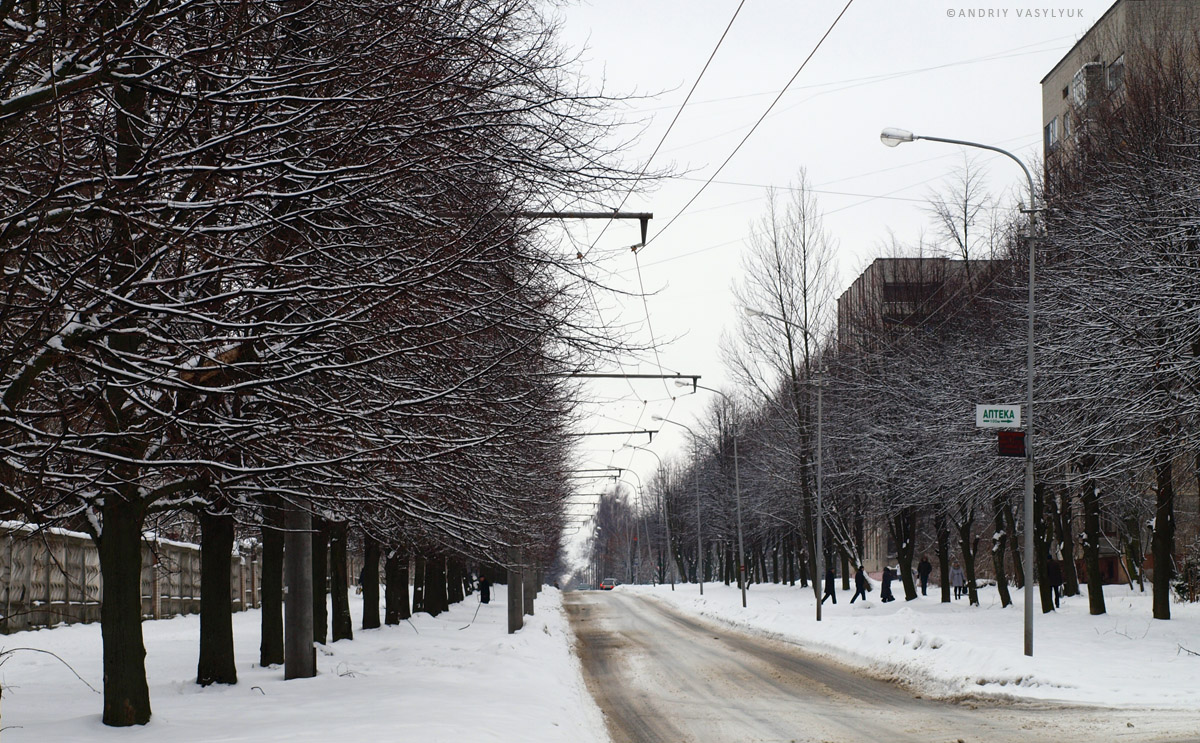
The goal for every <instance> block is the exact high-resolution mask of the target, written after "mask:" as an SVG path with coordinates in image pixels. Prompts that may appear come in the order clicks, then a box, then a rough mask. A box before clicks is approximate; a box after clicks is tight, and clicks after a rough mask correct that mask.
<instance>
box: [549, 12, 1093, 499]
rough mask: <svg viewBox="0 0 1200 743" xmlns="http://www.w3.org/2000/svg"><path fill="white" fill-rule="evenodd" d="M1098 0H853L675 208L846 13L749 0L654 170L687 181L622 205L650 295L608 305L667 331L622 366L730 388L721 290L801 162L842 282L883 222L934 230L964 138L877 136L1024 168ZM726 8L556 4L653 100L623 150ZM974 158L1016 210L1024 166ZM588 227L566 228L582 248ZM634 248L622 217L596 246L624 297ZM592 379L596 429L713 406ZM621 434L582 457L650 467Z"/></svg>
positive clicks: (580, 46)
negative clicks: (896, 131)
mask: <svg viewBox="0 0 1200 743" xmlns="http://www.w3.org/2000/svg"><path fill="white" fill-rule="evenodd" d="M1110 5H1111V0H1072V1H1071V2H1067V1H1066V0H1041V2H1038V3H1036V4H1035V5H1027V4H1021V3H1018V2H994V1H993V0H976V1H975V2H972V3H970V4H964V3H955V2H947V1H945V0H854V2H853V3H852V4H851V6H850V8H849V10H848V11H846V13H845V15H844V16H843V17H842V19H841V20H840V22H839V23H838V24H837V25H836V27H835V28H834V29H833V31H832V33H830V35H829V36H828V38H827V39H826V41H825V42H824V44H823V45H822V46H821V47H820V49H819V50H818V51H817V52H816V53H815V55H814V56H813V57H812V59H811V61H810V62H809V63H808V64H807V66H806V67H805V68H804V69H803V71H801V72H800V74H799V76H798V77H797V78H796V80H795V82H793V83H792V85H791V87H790V88H789V90H788V92H787V93H786V94H785V95H784V96H783V98H782V99H781V100H780V101H779V102H778V104H776V106H775V107H774V109H773V110H772V113H771V114H770V115H769V116H768V117H767V118H766V120H765V121H764V122H763V123H762V125H761V126H760V127H759V128H758V129H757V131H756V132H755V133H754V134H753V136H751V137H750V139H749V140H748V141H747V142H746V144H745V145H744V146H743V147H742V149H741V150H740V151H739V152H738V154H737V155H736V156H734V157H733V159H732V160H731V161H730V162H729V164H728V165H727V166H726V167H725V168H724V170H723V171H722V172H721V173H720V175H718V176H717V178H716V180H715V181H714V182H713V183H712V184H711V185H710V186H708V188H707V189H706V190H705V191H704V192H703V193H702V194H701V195H700V196H699V198H697V199H696V200H695V201H694V202H693V203H692V204H691V206H690V207H688V208H687V209H686V210H685V209H684V205H685V204H686V203H687V202H688V200H689V199H691V198H692V197H693V196H694V195H695V194H696V192H697V190H698V189H699V188H700V187H701V185H702V183H703V181H704V180H705V179H707V178H710V177H711V176H712V174H713V172H714V171H715V170H716V168H717V167H718V166H720V164H721V163H722V161H724V160H725V159H726V158H727V157H728V156H729V154H730V153H731V152H732V151H733V149H734V148H735V147H736V146H737V144H738V142H739V141H740V140H741V139H742V138H743V137H744V136H745V134H746V132H747V131H748V130H749V128H750V127H751V126H752V125H753V124H754V122H755V121H756V120H758V118H759V117H760V116H762V114H763V112H764V111H765V110H766V109H767V106H768V105H769V104H770V103H771V101H772V100H773V99H774V98H775V97H776V95H778V93H779V91H780V90H781V89H782V88H783V86H784V85H785V84H786V83H787V81H788V80H789V78H791V77H792V76H793V75H794V74H795V73H796V70H797V69H798V68H799V67H800V65H801V63H802V62H803V61H804V59H805V57H807V56H808V55H809V53H810V52H812V50H813V48H814V46H815V45H816V44H817V42H818V40H819V39H820V38H821V36H822V35H823V34H825V32H826V30H827V29H828V28H829V26H830V24H831V23H833V21H834V18H835V17H836V16H837V15H838V13H839V12H840V11H841V10H842V8H843V6H844V0H747V1H746V2H745V4H744V7H743V8H742V9H741V11H740V14H739V15H738V17H737V19H736V21H735V22H734V24H733V26H732V28H731V29H730V31H729V33H728V35H727V37H726V38H725V40H724V42H723V43H722V44H721V47H720V49H719V51H718V52H717V54H716V57H715V58H714V59H713V61H712V63H711V65H710V67H709V69H708V71H707V72H706V73H705V74H704V77H703V79H702V80H701V82H700V85H699V87H698V88H697V90H696V92H695V93H694V94H693V97H692V100H691V102H690V103H689V104H688V105H687V106H686V107H685V108H684V109H683V111H682V114H681V115H680V118H679V120H678V122H677V123H676V124H675V127H674V129H673V130H672V131H671V133H670V135H669V136H668V138H667V139H666V141H665V143H664V144H663V147H662V150H661V151H660V153H659V155H658V156H657V157H656V158H655V160H654V162H653V163H651V167H652V168H653V167H656V166H657V167H666V166H672V167H674V168H675V169H677V170H680V171H686V173H685V175H684V176H683V177H680V178H675V179H670V180H668V181H666V182H663V183H661V184H660V186H659V187H658V188H657V190H654V191H652V192H651V193H649V194H646V195H639V196H634V197H631V198H630V199H629V200H628V201H627V202H626V203H625V205H624V206H623V210H624V211H648V212H653V213H654V215H655V218H654V220H653V221H652V222H651V223H650V230H649V233H650V242H649V244H648V245H647V246H646V247H645V248H644V249H642V251H641V253H640V254H639V258H638V260H639V261H640V265H641V280H642V283H643V285H644V288H645V290H646V291H647V292H650V293H652V295H651V296H649V297H648V298H647V299H646V301H645V303H644V304H643V302H642V301H640V300H630V301H627V302H626V303H625V306H624V307H623V308H622V307H613V308H611V309H608V308H607V305H606V313H607V316H608V318H609V319H611V320H613V321H617V322H626V323H633V324H634V325H635V326H636V328H635V329H636V334H637V337H638V338H639V339H640V340H642V341H646V342H648V341H649V340H650V339H651V338H653V339H655V340H657V341H659V342H667V341H670V342H669V343H667V345H664V346H663V347H661V348H660V349H659V351H658V353H657V355H655V354H647V355H646V356H645V358H643V359H641V360H637V359H622V360H620V365H621V368H622V369H623V370H624V371H625V372H639V373H659V371H660V368H661V372H662V373H683V374H700V375H702V376H703V378H702V380H701V383H702V384H707V385H711V386H714V387H723V388H727V389H728V385H729V375H728V372H727V371H726V369H725V368H724V367H723V365H722V363H721V360H720V356H719V353H718V344H719V340H720V338H721V336H722V334H723V333H732V332H735V331H736V327H737V323H738V321H739V319H740V315H741V310H740V308H737V307H735V306H733V298H732V295H731V293H730V287H731V285H732V283H733V282H734V281H735V280H736V279H737V278H738V277H739V276H740V275H741V268H740V267H741V260H742V255H743V253H744V250H745V247H744V246H745V243H746V238H747V235H748V234H749V232H750V229H751V226H752V224H753V223H754V222H755V221H756V220H757V219H758V218H759V217H760V216H761V214H762V212H763V198H764V195H765V190H766V188H767V187H768V186H777V187H785V186H787V185H788V184H789V183H791V182H794V181H795V180H796V177H797V173H798V172H799V170H800V168H804V169H806V170H807V174H808V179H809V182H810V184H812V187H813V188H814V190H816V191H817V195H818V198H819V203H820V207H821V209H822V210H823V211H824V213H825V226H826V228H827V229H828V231H829V233H830V234H831V236H832V238H833V239H834V240H835V241H836V243H837V246H838V247H837V252H836V255H837V258H836V262H837V270H838V272H839V278H838V282H837V284H838V286H837V293H838V294H840V293H841V291H842V290H844V289H845V288H846V287H847V286H848V285H849V284H850V283H851V282H852V281H853V280H854V278H855V277H856V276H857V275H858V274H859V273H860V272H861V271H862V269H863V268H864V267H865V266H866V265H867V264H868V263H870V261H871V260H872V259H874V258H875V257H878V256H879V255H882V254H883V252H882V251H883V248H882V245H883V244H884V243H885V242H886V241H888V239H889V233H893V234H895V235H896V237H897V238H898V239H899V240H900V241H901V242H905V243H915V242H916V241H917V240H918V239H919V238H920V237H921V236H922V234H924V235H925V237H926V239H929V238H931V237H933V227H932V223H931V221H930V218H929V214H928V212H927V199H928V198H929V196H930V194H931V192H933V191H934V190H936V189H939V188H941V187H944V185H945V183H946V181H947V179H948V178H949V177H950V176H951V175H952V174H953V173H954V171H955V169H956V168H959V167H961V165H962V162H963V156H964V152H967V151H965V150H963V149H962V148H958V147H954V146H949V145H943V144H937V143H931V142H915V143H911V144H905V145H902V146H900V147H897V148H895V149H891V148H886V147H884V146H883V145H882V144H881V143H880V141H879V132H880V130H881V129H882V128H884V127H887V126H897V127H902V128H906V129H910V130H912V131H915V132H916V133H918V134H929V135H935V136H942V137H950V138H955V139H966V140H973V141H978V142H983V143H987V144H991V145H995V146H999V147H1003V148H1006V149H1010V150H1012V151H1013V152H1015V153H1016V154H1017V155H1018V156H1020V157H1021V158H1022V159H1024V160H1025V161H1026V163H1027V164H1028V165H1029V166H1030V168H1031V169H1033V170H1034V172H1035V173H1036V172H1037V170H1038V165H1037V162H1038V161H1039V159H1040V152H1041V98H1040V96H1041V89H1040V85H1039V81H1040V80H1041V79H1042V77H1043V76H1044V75H1045V74H1046V73H1047V72H1049V70H1050V69H1051V68H1052V67H1053V66H1054V64H1055V63H1057V62H1058V61H1059V59H1061V58H1062V56H1063V55H1064V54H1065V53H1066V52H1067V50H1068V49H1070V47H1071V46H1072V44H1074V43H1075V41H1076V40H1078V38H1079V36H1080V35H1081V34H1082V33H1083V32H1084V31H1086V30H1087V28H1088V27H1089V26H1091V24H1092V23H1094V22H1095V21H1096V20H1097V19H1098V18H1099V17H1100V15H1101V14H1103V12H1104V11H1105V10H1107V9H1108V7H1109V6H1110ZM736 8H737V2H735V1H734V0H728V1H727V2H710V1H701V0H591V2H580V3H574V4H568V5H565V6H560V7H558V8H557V9H555V10H553V11H552V12H553V13H554V14H556V15H557V16H558V17H559V18H560V19H561V27H562V28H561V39H562V41H563V42H564V44H565V45H566V46H567V47H568V48H570V49H573V50H575V51H577V52H578V53H580V54H581V55H582V60H581V62H582V69H583V71H584V74H585V76H586V78H587V83H588V85H590V86H591V87H593V88H595V87H599V86H601V85H603V86H604V88H605V89H606V90H607V91H608V92H610V93H629V94H639V95H643V96H648V97H647V98H645V99H643V100H638V101H636V102H633V103H631V104H630V106H629V110H628V111H627V112H626V113H627V115H628V116H629V117H630V118H642V119H643V120H645V121H646V122H648V125H647V127H646V129H645V131H644V132H643V133H642V134H641V136H640V137H639V139H638V141H637V143H636V144H635V145H634V147H633V149H632V150H631V153H630V154H631V157H632V158H635V159H636V158H645V157H648V156H649V154H650V153H651V152H652V151H653V149H654V147H655V145H657V144H658V142H659V140H660V139H661V138H662V136H663V133H664V131H665V130H666V128H667V125H668V124H669V123H670V121H671V119H672V117H674V116H675V115H676V113H677V112H678V111H679V107H680V104H681V103H682V102H683V100H684V97H685V96H686V94H687V92H688V90H689V89H690V88H691V86H692V85H693V84H694V83H695V81H696V79H697V77H698V76H699V74H700V71H701V69H702V68H703V66H704V63H705V61H706V60H707V59H708V57H709V55H710V54H711V53H712V50H713V49H714V47H715V46H716V45H717V42H718V39H720V37H721V34H722V32H723V31H724V30H725V27H726V26H727V25H728V24H729V21H730V18H731V17H732V16H733V14H734V11H735V9H736ZM988 11H991V12H990V13H989V12H988ZM1035 12H1036V17H1035V16H1034V13H1035ZM972 16H974V17H972ZM981 16H983V17H981ZM988 16H990V17H988ZM969 154H971V155H972V156H973V157H977V163H978V164H979V165H980V166H981V167H983V168H984V169H985V170H986V172H987V182H988V187H989V190H990V191H991V192H992V193H993V194H994V195H996V196H1001V197H1007V202H1006V203H1008V204H1009V205H1010V206H1011V205H1013V204H1015V200H1016V199H1018V198H1020V197H1021V194H1022V193H1023V191H1024V187H1023V183H1024V177H1023V175H1022V174H1021V172H1020V169H1019V168H1018V167H1017V166H1016V165H1015V164H1014V163H1012V162H1011V161H1009V160H1007V159H1006V158H1003V157H1001V156H998V155H995V156H993V155H987V154H986V153H983V152H981V151H978V150H976V151H974V152H970V153H969ZM617 205H618V204H617V203H613V204H611V205H608V206H610V207H613V208H615V207H616V206H617ZM681 210H682V214H681V215H680V216H679V217H678V219H677V220H676V221H675V222H674V223H673V224H671V225H670V226H669V227H668V226H667V224H668V222H670V221H671V219H672V218H673V217H675V216H676V215H677V214H679V213H680V212H681ZM601 226H602V225H601V224H600V223H596V222H591V223H586V224H584V223H581V224H579V225H577V226H576V227H575V228H574V229H575V230H576V236H577V237H578V238H579V239H582V240H587V241H588V242H589V243H590V242H592V241H593V240H594V238H595V237H596V236H597V235H598V234H599V231H600V228H601ZM636 242H638V235H637V228H636V225H635V224H616V225H613V226H611V227H610V228H609V229H608V230H607V231H606V232H605V234H604V235H603V237H602V238H601V239H600V241H599V244H598V245H597V248H598V249H600V250H605V249H610V250H613V251H617V250H622V249H624V250H625V253H624V254H622V255H618V256H617V257H616V258H614V259H613V261H611V262H610V265H611V267H612V269H613V270H615V271H617V272H618V274H617V276H616V277H615V281H616V282H617V283H618V284H619V285H621V286H622V287H623V288H628V289H635V290H636V289H637V287H638V274H637V271H636V266H635V263H634V257H633V256H632V254H629V253H628V250H627V248H628V247H629V246H630V245H632V244H634V243H636ZM615 366H616V364H614V367H615ZM589 389H591V390H592V391H593V392H594V395H595V397H596V398H597V401H598V402H597V404H595V405H593V406H590V407H589V408H588V409H587V410H586V411H584V412H585V413H586V416H587V422H586V425H587V426H590V427H591V429H592V430H627V429H642V428H652V429H658V428H660V427H662V424H660V423H658V422H655V421H653V420H652V418H651V416H652V415H655V414H657V415H662V416H668V415H669V417H671V418H672V419H677V420H680V421H682V422H686V423H692V422H694V420H695V417H696V416H697V415H700V414H701V412H702V410H703V408H704V406H705V405H707V404H708V402H709V400H710V399H711V395H709V394H707V393H703V392H702V393H701V394H700V395H694V396H680V397H678V398H677V399H675V400H672V399H671V397H672V396H675V395H681V394H682V393H683V392H684V391H683V390H679V389H677V388H675V387H673V386H670V385H669V384H667V385H664V384H662V383H657V382H637V383H631V384H626V383H611V384H610V383H589ZM672 428H673V427H671V426H667V427H666V428H664V430H663V431H662V433H660V434H656V435H655V437H654V442H653V443H652V444H650V445H649V446H650V448H652V449H653V450H654V451H655V452H656V453H658V454H659V455H661V456H663V457H667V456H685V452H686V443H687V434H686V433H685V432H683V431H682V429H675V430H671V429H672ZM626 443H633V444H636V445H638V446H646V445H647V443H648V442H647V437H646V436H644V435H643V436H605V437H587V438H582V439H581V440H580V445H579V452H580V455H579V460H580V464H579V466H580V467H589V468H591V467H605V466H619V467H630V468H632V469H634V470H635V471H637V472H638V473H639V474H640V476H641V477H642V478H643V479H647V478H648V476H649V475H650V474H651V473H652V472H653V470H654V469H655V468H656V467H657V461H656V460H655V459H654V457H653V456H652V455H650V454H647V453H644V452H639V451H636V450H632V449H621V447H622V445H623V444H626ZM636 479H637V478H636V477H633V478H630V481H631V482H636ZM596 489H599V486H597V487H595V488H592V487H591V486H588V485H583V486H582V490H584V491H585V492H586V491H594V490H596Z"/></svg>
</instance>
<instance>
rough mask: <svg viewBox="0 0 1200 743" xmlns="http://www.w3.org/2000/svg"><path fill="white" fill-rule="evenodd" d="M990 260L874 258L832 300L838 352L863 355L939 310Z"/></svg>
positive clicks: (914, 326)
mask: <svg viewBox="0 0 1200 743" xmlns="http://www.w3.org/2000/svg"><path fill="white" fill-rule="evenodd" d="M989 263H990V261H963V260H955V259H951V258H944V257H932V256H931V257H920V258H877V259H876V260H875V261H874V262H873V263H872V264H871V265H870V266H867V268H866V270H865V271H863V272H862V274H861V275H859V277H858V278H857V279H855V280H854V283H853V284H851V285H850V287H849V288H848V289H846V291H844V292H842V295H841V296H840V297H838V301H837V325H838V335H837V337H838V347H839V350H840V351H842V352H853V351H869V350H872V349H873V348H876V347H877V346H878V345H879V344H880V343H882V342H886V340H887V338H888V337H889V336H890V335H895V334H899V333H903V332H907V331H908V330H911V329H913V328H916V327H920V326H921V325H922V324H924V323H926V322H928V321H929V320H930V319H932V318H934V317H935V316H936V315H938V314H939V313H940V312H942V311H944V309H945V308H946V306H947V304H946V303H947V301H948V300H950V299H951V298H952V297H953V296H954V295H955V294H957V293H959V292H961V291H962V290H963V289H965V288H966V287H967V285H968V284H969V283H974V282H975V281H976V280H977V279H978V277H979V276H980V275H981V273H982V272H983V271H984V270H985V269H986V267H987V266H988V264H989Z"/></svg>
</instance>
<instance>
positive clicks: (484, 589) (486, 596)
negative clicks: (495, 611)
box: [479, 575, 492, 604]
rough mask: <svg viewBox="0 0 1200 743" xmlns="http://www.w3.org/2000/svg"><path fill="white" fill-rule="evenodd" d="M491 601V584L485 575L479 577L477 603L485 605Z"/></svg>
mask: <svg viewBox="0 0 1200 743" xmlns="http://www.w3.org/2000/svg"><path fill="white" fill-rule="evenodd" d="M491 600H492V582H491V581H490V580H488V579H487V576H486V575H481V576H479V601H480V602H481V603H484V604H487V603H490V602H491Z"/></svg>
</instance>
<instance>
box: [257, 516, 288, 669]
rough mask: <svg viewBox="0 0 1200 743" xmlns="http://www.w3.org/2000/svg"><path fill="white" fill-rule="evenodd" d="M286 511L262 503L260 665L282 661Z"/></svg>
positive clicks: (278, 663) (270, 664)
mask: <svg viewBox="0 0 1200 743" xmlns="http://www.w3.org/2000/svg"><path fill="white" fill-rule="evenodd" d="M282 526H283V514H282V513H281V512H280V510H279V508H278V507H277V506H274V505H264V506H263V524H262V574H261V577H260V578H259V592H260V604H261V611H262V614H261V626H262V631H261V639H260V641H259V645H258V664H259V665H260V666H263V667H264V668H265V667H267V666H273V665H280V664H282V663H283V531H281V527H282Z"/></svg>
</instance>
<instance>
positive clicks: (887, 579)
mask: <svg viewBox="0 0 1200 743" xmlns="http://www.w3.org/2000/svg"><path fill="white" fill-rule="evenodd" d="M898 575H899V573H893V572H892V569H891V568H889V567H888V566H887V565H884V566H883V580H882V582H881V585H880V586H879V600H880V601H882V602H883V603H885V604H886V603H887V602H889V601H895V600H896V597H895V596H893V595H892V581H893V580H895V579H896V577H897V576H898Z"/></svg>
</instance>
